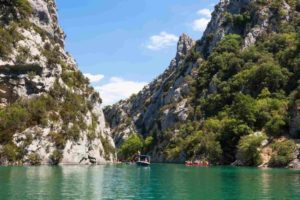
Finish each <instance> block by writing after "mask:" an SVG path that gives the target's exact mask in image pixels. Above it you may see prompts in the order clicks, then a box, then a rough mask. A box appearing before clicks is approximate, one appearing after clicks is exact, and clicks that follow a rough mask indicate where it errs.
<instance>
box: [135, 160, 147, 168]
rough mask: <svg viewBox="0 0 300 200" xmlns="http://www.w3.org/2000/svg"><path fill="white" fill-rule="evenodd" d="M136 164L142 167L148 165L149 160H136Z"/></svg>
mask: <svg viewBox="0 0 300 200" xmlns="http://www.w3.org/2000/svg"><path fill="white" fill-rule="evenodd" d="M136 165H138V166H143V167H147V166H149V165H150V163H149V162H142V161H137V162H136Z"/></svg>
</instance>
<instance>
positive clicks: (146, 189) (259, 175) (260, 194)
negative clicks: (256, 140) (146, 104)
mask: <svg viewBox="0 0 300 200" xmlns="http://www.w3.org/2000/svg"><path fill="white" fill-rule="evenodd" d="M0 199H1V200H6V199H7V200H19V199H20V200H44V199H51V200H52V199H53V200H56V199H74V200H81V199H82V200H88V199H157V200H160V199H166V200H169V199H175V200H176V199H178V200H182V199H197V200H198V199H200V200H201V199H205V200H207V199H208V200H209V199H241V200H244V199H245V200H247V199H297V200H298V199H300V171H294V170H287V169H265V170H261V169H254V168H232V167H213V168H193V167H184V166H182V165H167V164H156V165H152V166H151V167H137V166H135V165H132V166H130V165H118V166H64V167H48V166H41V167H0Z"/></svg>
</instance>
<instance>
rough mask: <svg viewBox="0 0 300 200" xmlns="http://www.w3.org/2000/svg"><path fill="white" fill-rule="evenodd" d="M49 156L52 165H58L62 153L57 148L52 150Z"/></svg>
mask: <svg viewBox="0 0 300 200" xmlns="http://www.w3.org/2000/svg"><path fill="white" fill-rule="evenodd" d="M49 158H50V161H51V164H52V165H58V164H59V162H60V161H61V159H62V158H63V154H62V152H61V151H59V150H54V151H53V153H52V154H51V155H50V157H49Z"/></svg>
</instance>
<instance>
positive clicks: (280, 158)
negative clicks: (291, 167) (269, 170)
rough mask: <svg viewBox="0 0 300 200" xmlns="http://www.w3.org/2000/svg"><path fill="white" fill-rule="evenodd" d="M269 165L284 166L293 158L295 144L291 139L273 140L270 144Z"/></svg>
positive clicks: (295, 148)
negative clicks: (271, 151) (270, 155)
mask: <svg viewBox="0 0 300 200" xmlns="http://www.w3.org/2000/svg"><path fill="white" fill-rule="evenodd" d="M272 150H273V153H272V157H271V160H270V163H269V165H270V166H271V167H284V166H286V165H287V164H288V163H289V162H291V161H292V160H293V159H294V158H295V155H294V154H295V151H296V150H297V146H296V144H295V142H294V141H293V140H286V141H283V142H280V141H279V142H275V143H274V144H273V145H272Z"/></svg>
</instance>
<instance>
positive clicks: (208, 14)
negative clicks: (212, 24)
mask: <svg viewBox="0 0 300 200" xmlns="http://www.w3.org/2000/svg"><path fill="white" fill-rule="evenodd" d="M197 14H198V15H202V16H204V17H207V18H210V17H211V11H210V10H209V9H208V8H204V9H201V10H198V12H197Z"/></svg>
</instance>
